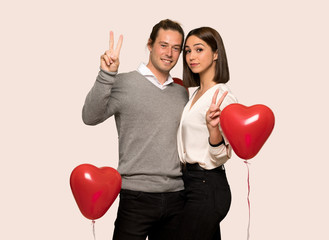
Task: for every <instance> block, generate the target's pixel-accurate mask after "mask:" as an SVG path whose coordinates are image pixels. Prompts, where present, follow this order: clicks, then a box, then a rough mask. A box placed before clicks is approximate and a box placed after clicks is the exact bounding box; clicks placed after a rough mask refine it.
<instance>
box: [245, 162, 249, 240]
mask: <svg viewBox="0 0 329 240" xmlns="http://www.w3.org/2000/svg"><path fill="white" fill-rule="evenodd" d="M244 163H245V164H246V166H247V169H248V177H247V183H248V196H247V201H248V209H249V217H248V228H247V240H249V237H250V200H249V195H250V181H249V166H248V164H250V163H248V161H244Z"/></svg>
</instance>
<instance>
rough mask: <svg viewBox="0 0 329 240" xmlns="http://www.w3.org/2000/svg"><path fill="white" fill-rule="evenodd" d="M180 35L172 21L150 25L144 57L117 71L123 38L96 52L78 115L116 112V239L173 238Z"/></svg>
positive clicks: (88, 117)
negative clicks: (93, 74) (174, 74)
mask: <svg viewBox="0 0 329 240" xmlns="http://www.w3.org/2000/svg"><path fill="white" fill-rule="evenodd" d="M183 39H184V32H183V29H182V28H181V26H180V25H179V24H178V23H176V22H173V21H171V20H168V19H166V20H162V21H160V22H159V23H158V24H156V25H155V26H154V27H153V29H152V33H151V35H150V38H149V40H148V44H147V46H148V49H149V51H150V54H149V62H148V64H147V65H145V64H141V65H140V66H139V68H138V70H137V71H132V72H129V73H121V74H117V72H118V67H119V54H120V49H121V45H122V41H123V38H122V36H120V38H119V40H118V44H117V47H116V49H115V50H114V49H113V45H114V40H113V33H112V32H111V33H110V49H109V50H107V51H106V52H105V53H104V54H103V55H102V56H101V67H100V72H99V74H98V76H97V79H96V82H95V84H94V86H93V88H92V89H91V90H90V92H89V93H88V95H87V98H86V101H85V104H84V107H83V121H84V122H85V123H86V124H88V125H96V124H98V123H101V122H103V121H105V120H106V119H107V118H109V117H111V116H112V115H114V116H115V120H116V126H117V131H118V137H119V166H118V171H119V173H120V174H121V177H122V190H121V192H120V202H119V209H118V215H117V219H116V221H115V229H114V234H113V239H114V240H144V239H146V237H147V236H148V239H150V240H161V239H163V240H165V239H173V236H174V235H173V234H174V233H175V230H176V229H177V227H178V225H179V214H180V213H181V212H182V210H183V206H184V199H183V193H182V190H183V189H184V185H183V181H182V178H181V170H180V161H179V158H178V153H177V144H176V136H177V129H178V125H179V122H180V116H181V113H182V110H183V108H184V106H185V104H186V102H187V100H188V96H187V91H186V89H185V88H184V87H182V86H180V85H179V84H175V83H173V79H172V78H171V76H170V74H169V72H170V70H171V69H172V68H173V67H174V66H175V65H176V63H177V60H178V58H179V55H180V52H181V49H182V45H183Z"/></svg>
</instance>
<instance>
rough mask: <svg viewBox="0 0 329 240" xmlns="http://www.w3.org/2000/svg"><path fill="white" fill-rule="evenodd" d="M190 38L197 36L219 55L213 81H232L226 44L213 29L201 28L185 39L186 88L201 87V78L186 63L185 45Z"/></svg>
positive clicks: (184, 65) (184, 80) (184, 72)
mask: <svg viewBox="0 0 329 240" xmlns="http://www.w3.org/2000/svg"><path fill="white" fill-rule="evenodd" d="M190 36H196V37H198V38H200V39H201V40H203V41H205V42H206V43H207V44H208V45H209V46H210V47H211V49H212V51H213V52H214V53H215V52H217V53H218V59H217V60H216V67H215V69H216V70H215V76H214V79H213V81H214V82H216V83H227V82H228V81H229V80H230V73H229V69H228V63H227V58H226V52H225V48H224V43H223V40H222V38H221V36H220V35H219V33H218V32H217V31H216V30H215V29H213V28H211V27H200V28H196V29H193V30H191V31H190V32H189V33H188V34H187V36H186V39H185V42H184V47H183V82H184V85H185V86H186V87H196V86H200V76H199V74H195V73H193V72H192V71H191V69H190V68H189V67H188V65H187V62H186V52H185V45H186V40H187V39H188V38H189V37H190Z"/></svg>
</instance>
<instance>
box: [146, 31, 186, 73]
mask: <svg viewBox="0 0 329 240" xmlns="http://www.w3.org/2000/svg"><path fill="white" fill-rule="evenodd" d="M181 43H182V35H181V34H180V33H179V32H178V31H173V30H164V29H160V30H159V32H158V36H157V38H156V39H155V42H154V43H153V45H152V46H150V44H149V45H148V49H149V50H150V61H149V64H148V67H149V68H150V70H151V71H152V72H153V73H155V74H156V73H157V72H158V73H160V74H169V71H170V70H171V69H172V68H173V67H174V66H175V65H176V63H177V60H178V58H179V54H180V52H181V47H182V46H181ZM154 71H155V72H154Z"/></svg>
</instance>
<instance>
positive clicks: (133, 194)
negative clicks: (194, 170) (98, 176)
mask: <svg viewBox="0 0 329 240" xmlns="http://www.w3.org/2000/svg"><path fill="white" fill-rule="evenodd" d="M183 208H184V194H183V191H180V192H170V193H146V192H138V191H130V190H124V189H123V190H121V192H120V201H119V208H118V215H117V219H116V221H115V229H114V234H113V239H114V240H145V239H146V237H147V236H148V239H149V240H172V239H173V238H174V236H175V234H176V230H177V229H178V227H179V223H180V217H181V216H182V214H181V213H182V211H183Z"/></svg>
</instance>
